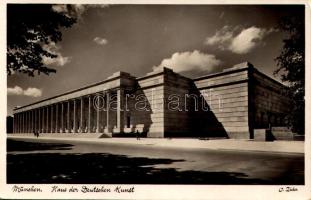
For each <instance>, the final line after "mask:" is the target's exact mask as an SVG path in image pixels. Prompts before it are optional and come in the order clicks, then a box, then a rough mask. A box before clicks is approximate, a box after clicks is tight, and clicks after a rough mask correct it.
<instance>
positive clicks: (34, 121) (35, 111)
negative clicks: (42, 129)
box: [33, 109, 38, 132]
mask: <svg viewBox="0 0 311 200" xmlns="http://www.w3.org/2000/svg"><path fill="white" fill-rule="evenodd" d="M33 114H34V116H33V130H34V131H36V132H37V120H38V113H37V109H34V110H33Z"/></svg>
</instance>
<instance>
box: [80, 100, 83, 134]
mask: <svg viewBox="0 0 311 200" xmlns="http://www.w3.org/2000/svg"><path fill="white" fill-rule="evenodd" d="M83 104H84V102H83V97H81V98H80V127H79V130H80V132H81V133H83V132H84V130H83V128H84V127H83V109H84V105H83Z"/></svg>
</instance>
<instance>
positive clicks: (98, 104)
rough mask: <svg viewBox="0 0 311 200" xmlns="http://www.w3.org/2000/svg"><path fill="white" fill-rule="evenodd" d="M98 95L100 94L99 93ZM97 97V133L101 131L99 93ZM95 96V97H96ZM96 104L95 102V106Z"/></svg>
mask: <svg viewBox="0 0 311 200" xmlns="http://www.w3.org/2000/svg"><path fill="white" fill-rule="evenodd" d="M97 95H98V94H97ZM96 97H97V101H98V102H97V107H94V108H95V109H96V133H99V106H100V102H99V101H100V98H99V95H98V96H96ZM96 97H95V98H96ZM95 105H96V104H94V106H95Z"/></svg>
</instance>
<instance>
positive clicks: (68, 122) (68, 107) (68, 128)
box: [67, 100, 71, 133]
mask: <svg viewBox="0 0 311 200" xmlns="http://www.w3.org/2000/svg"><path fill="white" fill-rule="evenodd" d="M67 131H68V133H70V132H71V127H70V101H69V100H68V102H67Z"/></svg>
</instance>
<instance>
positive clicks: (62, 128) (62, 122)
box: [61, 102, 65, 133]
mask: <svg viewBox="0 0 311 200" xmlns="http://www.w3.org/2000/svg"><path fill="white" fill-rule="evenodd" d="M61 130H62V131H61V132H62V133H64V132H65V131H64V130H65V129H64V102H62V113H61Z"/></svg>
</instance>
